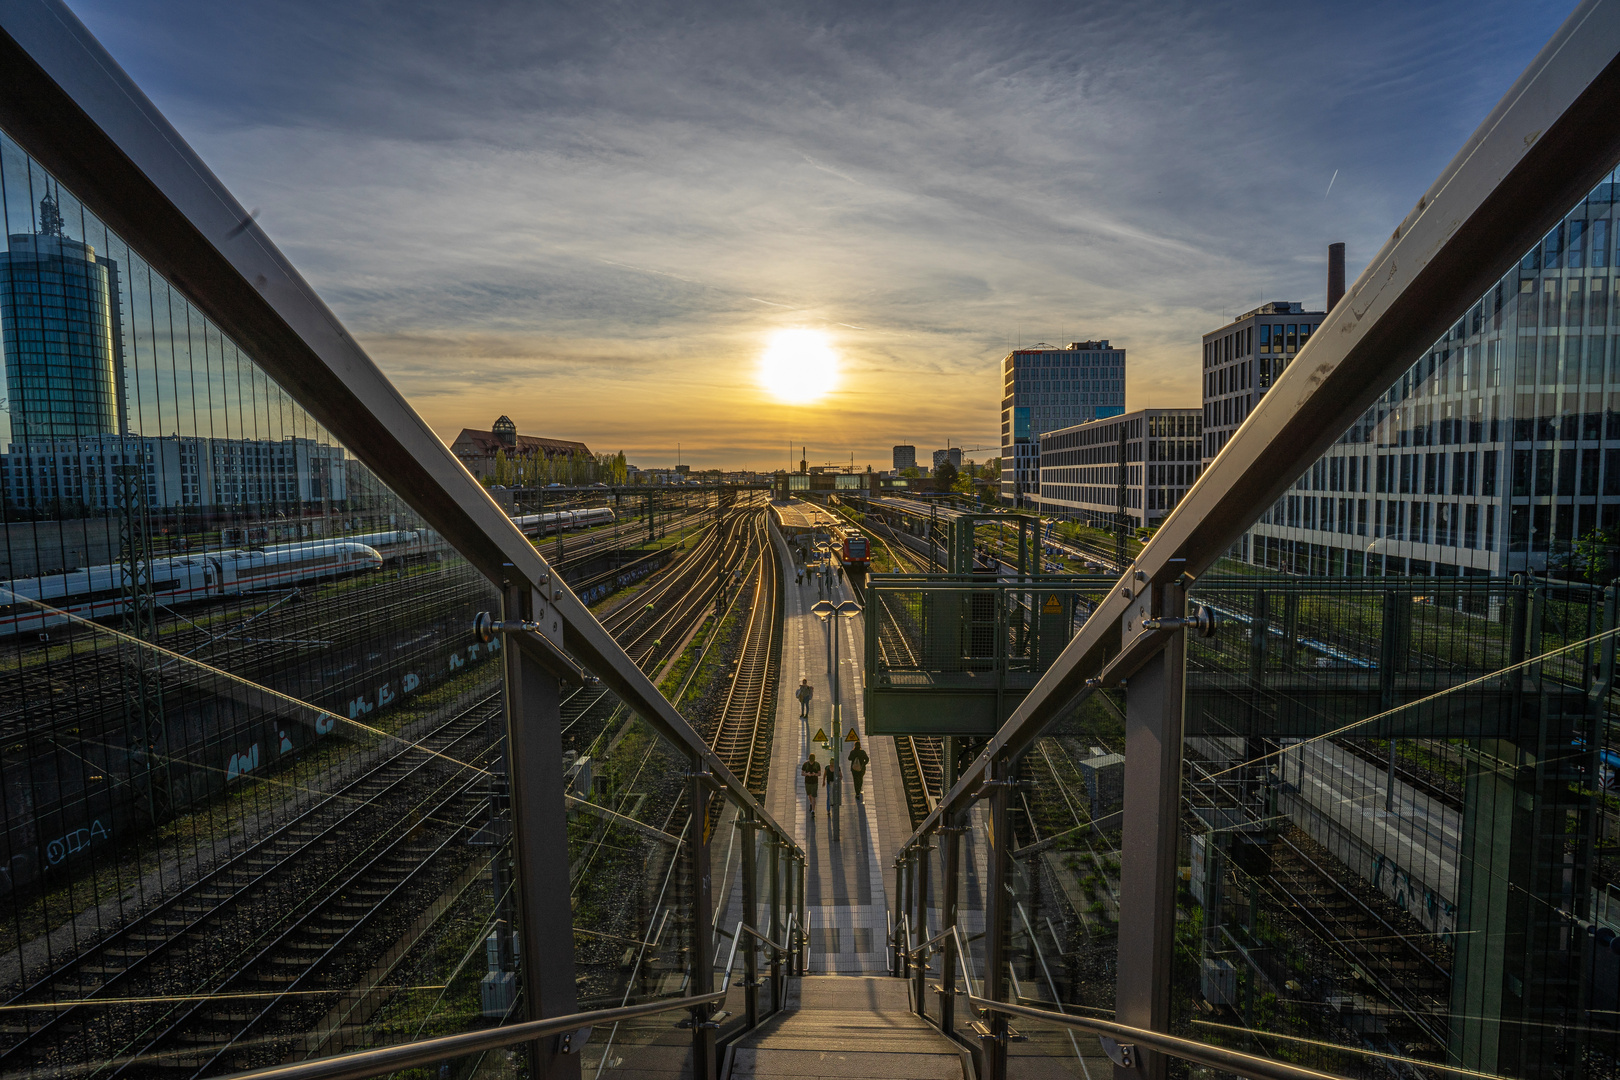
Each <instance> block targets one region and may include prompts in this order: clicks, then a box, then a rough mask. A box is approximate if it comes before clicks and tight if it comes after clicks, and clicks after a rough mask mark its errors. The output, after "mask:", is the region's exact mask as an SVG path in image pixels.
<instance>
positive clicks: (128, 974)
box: [0, 694, 501, 1075]
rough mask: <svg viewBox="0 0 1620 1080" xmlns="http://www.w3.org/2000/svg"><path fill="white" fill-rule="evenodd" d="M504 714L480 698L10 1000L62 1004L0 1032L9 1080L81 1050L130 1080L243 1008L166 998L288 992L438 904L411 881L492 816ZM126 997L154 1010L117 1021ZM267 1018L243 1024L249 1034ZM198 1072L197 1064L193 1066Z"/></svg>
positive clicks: (177, 1066) (179, 1059) (193, 1058)
mask: <svg viewBox="0 0 1620 1080" xmlns="http://www.w3.org/2000/svg"><path fill="white" fill-rule="evenodd" d="M500 709H501V700H500V695H499V694H492V695H489V696H487V697H485V698H483V699H481V700H480V701H478V702H477V703H476V704H474V705H473V706H471V707H470V708H468V709H465V710H463V711H462V712H460V713H458V714H457V715H456V716H454V717H452V718H451V719H449V720H447V721H445V722H444V723H442V724H440V725H439V726H438V727H436V728H434V729H433V730H432V731H430V732H428V733H427V734H426V735H424V736H423V737H421V738H420V739H417V740H415V741H414V742H413V743H411V744H409V745H406V746H404V747H401V748H400V749H399V750H397V751H395V752H394V753H392V754H390V755H388V756H387V757H386V758H384V759H383V760H381V761H379V762H377V763H376V764H375V765H373V766H372V767H371V768H369V769H367V770H365V771H364V772H363V773H362V774H361V775H359V776H357V777H356V778H354V779H353V780H351V781H349V782H348V783H346V784H344V785H343V786H342V787H340V788H338V789H337V790H335V791H333V792H331V793H329V794H328V795H326V796H325V797H324V798H321V799H319V800H318V801H316V802H315V803H313V804H312V805H310V806H308V807H306V808H305V809H304V810H302V811H301V812H299V813H297V814H296V815H295V816H294V817H293V818H292V819H290V820H289V821H287V822H286V823H284V824H283V825H281V826H280V827H278V828H276V829H274V830H272V831H270V832H269V833H267V834H266V835H264V836H262V837H260V838H258V839H257V840H255V841H254V842H252V843H251V844H249V845H248V846H247V847H245V848H244V849H243V850H242V851H240V852H238V853H236V854H235V855H234V856H232V857H230V858H229V859H227V860H226V861H224V862H222V863H221V864H220V865H218V866H216V867H214V868H213V869H212V870H210V871H209V872H208V873H206V874H204V875H202V876H201V877H199V878H198V879H197V880H196V881H194V882H192V883H191V884H190V885H188V886H186V887H185V888H183V889H181V890H179V891H178V892H176V893H175V894H174V895H172V896H170V897H168V898H167V899H165V900H163V901H162V902H161V903H159V904H157V905H156V906H154V907H152V908H151V909H149V910H147V911H146V912H143V913H142V914H141V915H139V916H137V917H136V918H134V919H133V920H131V921H130V922H129V923H128V924H126V925H125V926H124V927H122V928H121V929H119V930H117V931H115V932H113V933H112V934H109V935H107V936H106V937H104V938H103V939H102V940H100V941H98V942H96V943H95V944H94V945H92V946H90V947H88V948H87V949H85V950H83V951H82V952H81V953H79V955H77V956H75V957H73V958H71V959H68V960H66V961H64V962H61V963H59V964H57V966H56V967H55V968H54V969H53V970H51V971H50V972H49V973H48V974H46V975H44V976H43V977H40V978H37V979H35V980H33V981H32V982H31V983H30V984H29V985H28V986H27V987H26V988H24V989H22V990H21V991H20V992H18V993H15V994H13V995H11V996H10V997H9V998H8V999H7V1001H6V1002H5V1004H6V1005H7V1006H8V1007H9V1008H11V1009H18V1008H19V1007H21V1006H28V1005H48V1004H51V1003H54V1002H57V1001H62V1002H64V1005H63V1007H62V1008H61V1009H59V1010H40V1011H33V1010H29V1011H24V1012H21V1013H20V1015H24V1016H27V1017H30V1018H32V1017H38V1016H40V1015H44V1022H43V1023H40V1024H38V1025H37V1026H34V1025H25V1030H22V1031H18V1030H16V1027H17V1026H16V1025H12V1026H11V1027H10V1028H8V1029H5V1030H3V1031H0V1072H3V1073H6V1074H14V1073H19V1072H29V1071H33V1070H38V1069H49V1068H50V1067H51V1066H53V1065H58V1064H62V1063H63V1062H62V1060H61V1059H62V1056H63V1055H62V1048H63V1046H64V1044H73V1050H72V1056H73V1057H84V1056H91V1057H95V1058H99V1059H100V1060H103V1061H119V1062H122V1063H123V1064H122V1065H120V1066H118V1068H117V1070H116V1072H115V1073H114V1075H117V1074H118V1073H122V1072H124V1071H125V1070H127V1069H129V1068H130V1067H132V1065H133V1063H134V1062H136V1061H143V1062H144V1061H146V1059H148V1058H149V1057H150V1056H151V1055H153V1054H162V1053H165V1052H166V1051H168V1050H170V1049H171V1048H172V1047H173V1046H174V1045H175V1044H176V1043H177V1042H178V1041H179V1036H180V1035H181V1033H182V1031H183V1030H184V1025H185V1024H187V1023H188V1022H191V1021H199V1022H207V1023H208V1025H209V1026H211V1027H215V1028H216V1030H217V1025H218V1024H219V1023H220V1022H222V1020H223V1017H224V1015H225V1014H226V1013H227V1012H228V1011H229V1009H230V1008H231V1003H230V1001H229V1000H228V999H223V1000H216V1001H214V1002H213V1003H211V1004H210V1003H208V1002H206V1001H202V1000H191V1001H181V1002H178V1003H164V1002H163V1000H162V999H163V998H165V997H177V996H178V997H184V998H189V999H197V998H199V997H208V996H211V995H220V994H228V993H229V992H230V990H231V988H232V987H236V986H238V985H239V984H241V983H242V982H243V981H244V980H247V979H252V980H253V981H254V982H255V983H256V984H257V985H259V986H268V987H271V988H273V989H274V988H277V987H280V988H283V990H282V992H283V993H284V992H285V989H286V988H290V987H291V985H292V984H293V983H294V982H295V981H298V980H301V979H302V978H303V977H304V976H305V975H306V974H308V973H311V972H315V971H318V970H320V969H321V968H323V967H324V966H325V965H326V963H327V962H328V961H329V960H330V959H331V957H332V955H333V950H334V949H335V948H336V947H337V946H338V945H339V943H343V942H352V941H353V940H354V938H353V934H354V932H356V931H358V930H362V929H364V927H365V926H366V925H367V924H368V923H369V922H370V921H371V920H372V918H374V916H375V913H376V912H377V911H379V910H382V909H384V908H385V907H387V906H388V905H389V904H391V903H394V902H403V903H404V904H405V905H406V906H407V907H416V906H425V904H426V903H427V902H430V901H431V896H420V895H418V896H414V897H413V896H410V895H407V893H408V892H409V889H408V883H409V882H410V881H411V880H412V879H413V877H414V875H415V873H416V871H417V870H418V869H419V868H420V866H421V865H423V864H424V863H425V862H426V861H427V860H426V856H427V855H428V854H430V853H437V852H442V851H443V850H444V845H445V844H447V843H448V842H449V841H450V840H452V839H454V838H456V837H458V836H460V835H461V834H462V833H463V832H464V830H465V829H466V827H467V825H468V823H469V821H470V820H471V816H473V815H475V814H476V812H478V811H479V810H480V809H481V808H482V807H483V806H485V805H487V802H486V800H485V798H484V796H483V793H482V792H479V791H475V785H476V784H477V782H478V780H479V779H480V778H481V776H482V775H483V774H482V772H481V770H479V769H478V767H479V766H480V765H481V764H482V763H483V762H485V761H487V760H488V758H489V757H490V756H491V755H492V754H493V752H494V750H495V743H496V739H495V730H496V726H495V725H494V723H493V721H494V720H495V719H496V718H497V717H498V716H499V714H500ZM424 751H425V752H424ZM452 763H454V764H452ZM469 766H470V767H471V768H468V767H469ZM424 786H425V787H426V788H427V793H426V794H425V795H421V794H419V789H420V788H422V787H424ZM457 847H458V849H459V850H461V851H465V848H464V847H461V846H460V845H457ZM429 848H431V852H430V851H429V850H428V849H429ZM334 881H336V882H337V885H336V887H334V885H333V882H334ZM402 888H404V889H405V890H406V891H404V892H402ZM362 901H363V902H362ZM413 901H415V902H416V903H413ZM244 924H246V927H247V928H251V929H248V932H247V934H246V935H245V936H244V934H243V930H244V928H245V927H244ZM233 946H235V948H233ZM114 996H118V997H130V998H142V999H154V1000H153V1001H152V1002H151V1003H149V1004H136V1005H128V1006H124V1007H122V1008H120V1009H119V1010H117V1011H116V1012H110V1011H108V1010H105V1009H101V1008H99V1007H98V1006H99V1003H100V1001H101V1000H105V999H108V998H111V997H114ZM276 1000H277V1001H279V1000H280V998H279V997H278V998H277V999H276ZM272 1004H273V1003H272ZM205 1006H206V1010H207V1011H205ZM269 1011H270V1010H269V1008H268V1007H265V1008H261V1009H259V1010H256V1012H255V1015H253V1016H252V1017H250V1018H248V1020H247V1022H246V1024H245V1025H243V1024H242V1023H241V1022H239V1021H236V1022H233V1023H234V1024H235V1025H236V1026H237V1028H238V1030H237V1032H236V1034H237V1035H238V1036H239V1035H241V1034H243V1033H245V1032H246V1031H248V1030H251V1029H252V1028H253V1027H255V1026H256V1025H258V1024H259V1023H262V1022H263V1020H264V1019H265V1018H266V1017H267V1016H268V1015H269ZM187 1061H190V1062H193V1063H194V1066H195V1067H194V1068H182V1067H181V1066H182V1065H183V1064H184V1062H187ZM203 1067H206V1063H205V1062H203V1061H202V1060H201V1057H199V1056H198V1055H197V1054H196V1053H195V1052H192V1053H191V1054H190V1055H189V1056H188V1055H187V1054H185V1053H179V1054H178V1056H172V1055H166V1057H165V1064H164V1069H163V1071H164V1072H165V1073H168V1074H171V1075H172V1074H174V1073H175V1072H177V1071H178V1072H184V1073H186V1074H187V1075H191V1074H192V1073H193V1072H195V1071H200V1069H201V1068H203Z"/></svg>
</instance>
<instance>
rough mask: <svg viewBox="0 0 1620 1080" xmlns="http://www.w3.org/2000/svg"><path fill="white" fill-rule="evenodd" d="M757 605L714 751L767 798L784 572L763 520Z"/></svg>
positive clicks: (755, 592)
mask: <svg viewBox="0 0 1620 1080" xmlns="http://www.w3.org/2000/svg"><path fill="white" fill-rule="evenodd" d="M753 548H754V550H756V551H757V552H758V554H757V556H756V557H755V559H754V564H753V581H752V584H751V588H752V590H753V603H752V604H750V606H749V611H748V624H747V626H746V628H745V629H744V631H743V638H742V644H741V647H740V649H739V651H738V657H737V661H736V665H735V668H734V674H733V675H732V680H731V686H730V688H729V689H728V691H727V694H726V700H725V704H724V705H723V706H722V707H721V709H720V714H719V717H718V719H717V720H716V722H715V725H714V731H713V735H712V736H711V738H710V745H711V746H713V747H714V749H715V752H716V753H718V754H719V755H720V759H721V760H722V761H724V762H725V763H726V767H727V768H729V769H730V770H731V771H732V773H733V774H735V775H736V776H737V777H738V778H740V779H741V780H742V782H743V784H744V785H745V786H746V787H747V788H748V790H749V791H750V792H752V793H753V794H754V796H755V797H756V798H762V797H763V796H764V794H765V779H766V776H767V775H768V773H769V771H770V760H771V734H772V729H773V728H774V726H775V716H776V683H777V676H778V672H779V670H780V668H781V654H782V618H781V610H782V608H781V596H782V576H781V567H780V565H779V564H778V562H777V559H776V557H775V552H773V551H772V550H771V548H770V542H769V539H768V534H767V533H766V530H765V523H764V519H763V517H762V518H760V519H759V522H758V525H757V529H756V537H755V541H754V544H753Z"/></svg>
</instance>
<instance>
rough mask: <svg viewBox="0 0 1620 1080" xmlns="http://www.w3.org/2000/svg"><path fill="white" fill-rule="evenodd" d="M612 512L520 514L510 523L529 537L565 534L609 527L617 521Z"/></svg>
mask: <svg viewBox="0 0 1620 1080" xmlns="http://www.w3.org/2000/svg"><path fill="white" fill-rule="evenodd" d="M617 520H618V518H617V517H615V516H614V514H613V511H612V510H610V509H608V508H607V507H605V506H594V507H592V508H591V509H589V510H553V511H549V512H547V513H544V514H521V515H519V516H517V517H514V518H513V519H512V523H513V524H514V525H516V526H517V527H518V528H520V529H522V530H523V531H524V532H525V533H527V534H528V535H529V536H544V535H545V534H546V533H554V532H565V531H567V530H569V529H587V528H590V527H591V526H592V525H611V524H612V523H613V522H615V521H617Z"/></svg>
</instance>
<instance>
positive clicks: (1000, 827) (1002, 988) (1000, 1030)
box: [980, 757, 1012, 1080]
mask: <svg viewBox="0 0 1620 1080" xmlns="http://www.w3.org/2000/svg"><path fill="white" fill-rule="evenodd" d="M988 772H989V780H990V783H992V784H994V785H995V786H994V787H993V788H992V789H991V792H990V797H989V798H988V799H987V800H986V807H985V810H986V815H985V816H986V822H985V825H986V828H985V832H986V833H987V834H988V839H989V844H988V845H987V846H988V847H989V849H990V850H989V852H988V853H987V855H986V856H985V858H986V861H987V862H988V864H989V867H988V869H989V881H987V882H986V883H985V889H984V893H985V895H984V996H985V997H987V998H989V999H990V1000H992V1001H1006V1000H1007V926H1008V922H1009V918H1008V916H1009V915H1010V914H1011V913H1010V912H1009V910H1008V904H1007V866H1008V863H1009V862H1010V861H1011V860H1012V837H1011V836H1010V835H1009V834H1008V831H1007V830H1008V825H1009V822H1008V814H1007V806H1008V803H1009V800H1008V798H1007V790H1008V787H1009V786H1010V784H1011V781H1012V767H1011V763H1010V762H1009V761H1008V760H1007V759H1006V758H1005V757H1002V758H997V759H994V761H993V763H992V765H991V768H990V769H989V770H988ZM988 1024H989V1031H988V1032H985V1033H984V1034H983V1036H982V1037H981V1039H980V1046H981V1047H982V1048H983V1052H982V1054H981V1057H980V1061H981V1062H982V1065H981V1071H980V1080H1007V1017H1006V1014H1004V1013H995V1014H994V1015H992V1016H991V1017H990V1018H989V1021H988Z"/></svg>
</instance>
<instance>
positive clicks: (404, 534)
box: [265, 529, 444, 563]
mask: <svg viewBox="0 0 1620 1080" xmlns="http://www.w3.org/2000/svg"><path fill="white" fill-rule="evenodd" d="M343 540H344V542H346V543H350V544H364V545H365V546H366V547H369V548H375V549H376V551H377V554H379V555H381V556H382V560H383V562H384V563H391V562H395V561H404V560H406V559H420V558H427V557H430V556H433V555H437V554H439V553H440V552H442V551H443V550H444V542H443V541H442V540H440V539H439V534H438V533H434V532H429V531H428V530H426V529H390V530H387V531H386V532H373V533H362V534H361V535H358V536H345V537H344V538H343ZM296 546H298V545H296V544H282V545H280V547H296ZM265 550H266V551H272V550H278V549H276V548H266V549H265Z"/></svg>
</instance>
